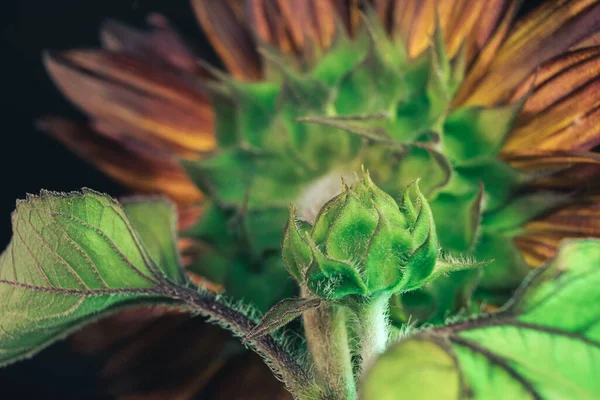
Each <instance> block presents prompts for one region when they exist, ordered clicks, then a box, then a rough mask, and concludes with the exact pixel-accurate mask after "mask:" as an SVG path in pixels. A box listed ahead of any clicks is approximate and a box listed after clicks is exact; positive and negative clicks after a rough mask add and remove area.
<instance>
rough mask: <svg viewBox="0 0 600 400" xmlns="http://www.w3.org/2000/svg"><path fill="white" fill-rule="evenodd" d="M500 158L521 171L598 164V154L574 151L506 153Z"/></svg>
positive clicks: (599, 155) (599, 162)
mask: <svg viewBox="0 0 600 400" xmlns="http://www.w3.org/2000/svg"><path fill="white" fill-rule="evenodd" d="M502 159H503V160H504V161H506V162H507V163H509V164H510V165H511V166H512V167H514V168H518V169H520V170H522V171H530V172H531V171H542V170H547V169H557V168H560V167H565V166H572V165H582V164H594V165H596V164H600V154H598V153H593V152H574V151H529V152H518V153H506V154H503V155H502Z"/></svg>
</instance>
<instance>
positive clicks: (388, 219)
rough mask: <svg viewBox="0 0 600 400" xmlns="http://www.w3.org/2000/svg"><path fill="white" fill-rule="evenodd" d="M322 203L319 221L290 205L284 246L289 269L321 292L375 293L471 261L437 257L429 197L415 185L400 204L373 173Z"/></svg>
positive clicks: (330, 295) (404, 287)
mask: <svg viewBox="0 0 600 400" xmlns="http://www.w3.org/2000/svg"><path fill="white" fill-rule="evenodd" d="M343 186H344V189H343V191H342V193H341V194H339V195H338V196H336V197H334V198H333V199H331V200H330V201H329V202H327V203H326V204H325V206H324V207H323V208H322V209H321V211H320V212H319V214H318V215H317V217H316V219H315V222H314V225H313V226H312V227H311V226H310V224H308V223H306V222H304V223H300V221H297V217H296V215H295V214H294V212H293V208H292V212H291V213H290V217H289V220H288V223H287V225H286V228H285V231H284V236H283V241H282V249H283V258H284V261H285V263H286V266H287V268H288V271H289V272H290V274H291V275H292V276H293V277H294V278H295V279H296V280H297V281H298V282H299V283H300V284H301V285H306V287H307V288H308V289H309V290H310V291H311V292H312V293H313V294H315V295H316V296H319V297H321V298H324V299H330V300H336V299H341V298H343V297H345V296H348V295H359V296H365V297H367V298H374V297H377V296H379V295H381V294H383V293H389V294H391V293H399V292H406V291H410V290H414V289H416V288H419V287H421V286H423V285H425V284H426V283H428V282H431V281H432V280H434V279H435V278H437V277H439V276H440V275H442V274H445V273H447V272H450V271H453V270H459V269H463V268H469V267H471V266H472V265H469V264H468V263H467V264H465V263H460V264H456V263H453V262H446V261H444V260H442V259H440V256H439V246H438V241H437V235H436V229H435V223H434V221H433V215H432V213H431V210H430V208H429V204H428V202H427V200H426V199H425V196H423V194H422V193H421V191H420V190H419V186H418V184H415V185H414V190H415V194H416V201H415V200H413V198H412V197H411V195H410V193H409V192H410V191H411V187H409V188H407V189H406V190H405V194H404V196H403V200H402V203H401V204H398V203H396V201H395V200H394V199H393V198H392V197H391V196H389V195H388V194H387V193H385V192H383V191H382V190H381V189H379V188H378V187H377V186H375V184H374V183H373V181H372V180H371V178H370V177H369V174H368V173H363V179H362V180H361V181H359V182H358V183H357V184H356V187H353V188H349V187H348V186H347V185H346V184H345V183H343Z"/></svg>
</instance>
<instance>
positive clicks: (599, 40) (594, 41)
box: [571, 32, 600, 50]
mask: <svg viewBox="0 0 600 400" xmlns="http://www.w3.org/2000/svg"><path fill="white" fill-rule="evenodd" d="M596 46H600V32H596V33H594V34H593V35H591V36H590V37H588V38H587V39H584V40H582V41H581V42H579V43H577V44H576V45H575V46H573V47H572V48H571V50H576V49H585V48H586V47H596Z"/></svg>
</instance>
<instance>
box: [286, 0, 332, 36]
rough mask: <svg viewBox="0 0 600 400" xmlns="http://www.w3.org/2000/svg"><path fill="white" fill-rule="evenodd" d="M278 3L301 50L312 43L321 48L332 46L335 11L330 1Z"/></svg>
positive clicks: (307, 0)
mask: <svg viewBox="0 0 600 400" xmlns="http://www.w3.org/2000/svg"><path fill="white" fill-rule="evenodd" d="M277 3H278V4H279V9H280V10H281V14H282V16H283V17H284V20H285V22H286V25H287V26H288V28H289V32H290V35H291V37H292V38H293V40H294V42H295V43H296V45H297V46H298V47H299V48H305V46H306V45H309V44H312V43H314V44H316V45H318V46H319V47H321V48H328V47H329V46H330V45H331V40H332V38H333V34H334V33H335V13H334V12H335V9H334V6H333V3H332V2H331V1H330V0H297V1H294V2H290V1H288V0H277ZM292 3H293V4H292ZM305 39H308V41H309V43H306V40H305Z"/></svg>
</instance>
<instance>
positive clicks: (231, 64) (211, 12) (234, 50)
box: [192, 0, 262, 80]
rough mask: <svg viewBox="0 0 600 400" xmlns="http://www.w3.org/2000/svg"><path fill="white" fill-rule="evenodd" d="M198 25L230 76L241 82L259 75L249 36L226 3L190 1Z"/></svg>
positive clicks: (257, 60)
mask: <svg viewBox="0 0 600 400" xmlns="http://www.w3.org/2000/svg"><path fill="white" fill-rule="evenodd" d="M192 6H193V8H194V11H195V12H196V16H197V17H198V20H199V21H200V25H201V26H202V28H203V29H204V32H205V33H206V35H207V36H208V38H209V40H210V41H211V43H212V45H213V46H214V48H215V50H216V51H217V53H218V54H219V56H220V57H221V59H222V60H223V62H224V63H225V65H226V66H227V69H228V70H229V71H230V72H231V74H232V75H233V76H234V77H236V78H238V79H242V80H256V79H260V78H261V76H262V68H261V63H260V57H259V55H258V52H257V51H256V48H255V45H254V42H253V40H252V34H251V33H250V30H249V29H248V27H247V26H246V24H245V21H242V20H241V17H240V15H238V14H237V13H236V10H235V7H233V6H232V4H231V3H230V2H229V1H214V0H192Z"/></svg>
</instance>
